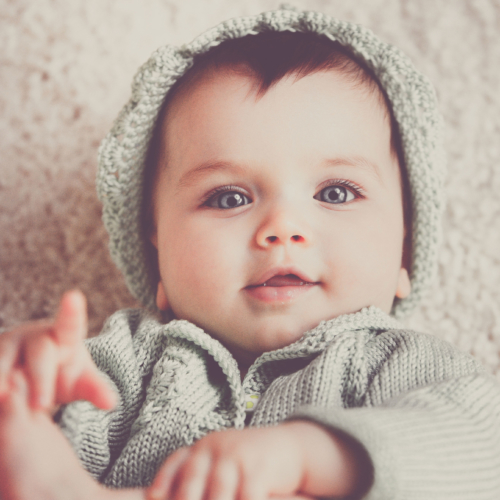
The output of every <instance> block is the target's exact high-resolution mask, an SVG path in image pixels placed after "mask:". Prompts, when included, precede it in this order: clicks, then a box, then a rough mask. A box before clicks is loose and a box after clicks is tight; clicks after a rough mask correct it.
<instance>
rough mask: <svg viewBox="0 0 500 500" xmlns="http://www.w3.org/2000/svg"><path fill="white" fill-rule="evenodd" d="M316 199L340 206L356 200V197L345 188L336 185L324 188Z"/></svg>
mask: <svg viewBox="0 0 500 500" xmlns="http://www.w3.org/2000/svg"><path fill="white" fill-rule="evenodd" d="M314 198H315V199H316V200H320V201H324V202H326V203H335V204H339V203H346V202H348V201H351V200H354V199H355V198H356V196H355V195H354V194H353V192H352V191H351V190H349V189H347V188H346V187H345V186H339V185H334V186H327V187H326V188H323V189H322V190H321V191H320V192H319V193H318V194H317V195H316V196H315V197H314Z"/></svg>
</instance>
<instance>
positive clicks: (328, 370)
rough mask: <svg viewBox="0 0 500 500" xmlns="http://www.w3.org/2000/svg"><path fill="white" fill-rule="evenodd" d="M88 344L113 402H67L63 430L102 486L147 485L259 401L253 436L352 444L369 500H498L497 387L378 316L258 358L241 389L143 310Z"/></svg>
mask: <svg viewBox="0 0 500 500" xmlns="http://www.w3.org/2000/svg"><path fill="white" fill-rule="evenodd" d="M88 348H89V350H90V352H91V354H92V357H93V358H94V360H95V361H96V363H97V364H98V365H99V367H100V368H101V369H102V370H103V371H104V372H105V373H106V374H107V376H108V377H109V378H110V380H112V381H113V383H114V385H115V387H116V389H117V391H118V392H119V394H120V404H119V406H118V408H117V409H116V410H114V411H111V412H106V411H102V410H98V409H96V408H94V407H93V406H92V405H90V404H89V403H87V402H83V401H79V402H75V403H72V404H70V405H68V406H66V407H65V408H64V409H63V410H62V412H61V416H60V421H59V423H60V425H61V428H62V429H63V431H64V433H65V434H66V436H67V437H68V439H69V440H70V442H71V443H72V445H73V447H74V448H75V450H76V452H77V454H78V456H79V458H80V460H81V461H82V463H83V465H84V466H85V467H86V468H87V469H88V470H89V471H90V472H91V473H92V474H93V475H94V476H95V477H97V478H98V479H99V480H100V481H101V482H103V483H104V484H106V485H109V486H112V487H132V486H144V485H147V484H149V483H150V482H151V481H152V479H153V477H154V475H155V473H156V471H157V469H158V467H159V466H160V465H161V463H162V462H163V461H164V460H165V458H166V457H167V456H168V455H169V454H170V453H172V452H173V451H174V450H176V449H177V448H179V447H180V446H185V445H190V444H192V443H194V442H195V441H196V440H198V439H200V438H201V437H203V436H204V435H206V434H207V433H208V432H212V431H217V430H221V429H225V428H230V427H234V428H238V429H241V428H243V426H244V420H245V396H246V394H254V395H259V396H260V398H259V400H258V403H257V405H256V408H255V411H254V412H253V414H252V418H251V422H250V425H251V426H269V425H274V424H277V423H279V422H282V421H283V420H285V419H295V418H305V419H312V420H314V421H316V422H318V423H320V424H322V425H325V426H327V427H330V428H334V429H337V430H340V431H342V432H345V433H347V434H348V435H350V436H352V437H353V438H354V439H356V440H357V441H358V442H359V443H361V444H362V446H363V447H364V448H365V450H366V451H367V452H368V454H369V457H370V459H371V461H372V463H373V466H374V470H375V480H374V484H373V486H372V488H371V489H370V491H369V493H368V496H367V498H368V499H370V500H382V499H383V500H391V499H394V500H402V499H405V500H413V499H415V500H417V499H426V500H427V499H433V500H441V499H443V500H445V499H450V500H451V499H453V500H462V499H463V500H465V499H470V500H472V499H474V500H480V499H481V500H498V498H500V475H499V474H498V470H500V388H499V386H498V385H497V384H496V382H495V381H494V380H493V379H492V378H491V377H490V376H488V375H487V374H485V373H484V371H483V369H482V368H481V366H480V365H479V364H478V363H477V362H476V361H475V360H474V359H473V358H472V357H470V356H469V355H466V354H463V353H461V352H459V351H457V350H456V349H455V348H454V347H452V346H451V345H449V344H447V343H445V342H443V341H441V340H438V339H436V338H435V337H432V336H430V335H424V334H418V333H415V332H411V331H406V330H402V329H400V325H399V323H398V322H397V321H396V320H395V319H393V318H392V317H390V316H387V315H386V314H384V313H383V312H381V311H380V310H378V309H376V308H374V307H371V308H367V309H364V310H362V311H360V312H359V313H356V314H350V315H345V316H340V317H338V318H335V319H333V320H330V321H323V322H321V323H320V324H319V325H318V326H317V327H316V328H314V329H313V330H311V331H309V332H307V333H306V334H305V335H304V336H303V337H302V338H301V339H300V340H299V341H297V342H295V343H294V344H291V345H289V346H286V347H284V348H282V349H279V350H276V351H272V352H268V353H264V354H263V355H262V356H261V357H260V358H258V359H257V360H256V361H255V363H254V364H253V365H252V366H251V367H250V369H249V371H248V373H247V375H246V376H245V378H244V380H243V382H242V381H241V378H240V372H239V370H238V366H237V364H236V362H235V360H234V358H233V357H232V356H231V354H230V353H229V351H227V350H226V349H225V348H224V347H223V346H222V345H221V344H220V343H219V342H218V341H217V340H215V339H213V338H212V337H210V336H209V335H207V334H206V333H205V332H204V331H203V330H201V329H200V328H198V327H197V326H195V325H193V324H192V323H189V322H187V321H183V320H174V321H171V322H170V323H168V324H161V323H160V322H158V321H157V319H156V318H154V317H153V316H152V315H151V314H150V313H147V312H145V311H139V310H124V311H119V312H118V313H116V314H115V315H113V316H112V317H111V318H110V319H109V321H108V322H107V324H106V326H105V328H104V331H103V333H102V334H101V335H100V336H98V337H95V338H93V339H90V340H89V341H88Z"/></svg>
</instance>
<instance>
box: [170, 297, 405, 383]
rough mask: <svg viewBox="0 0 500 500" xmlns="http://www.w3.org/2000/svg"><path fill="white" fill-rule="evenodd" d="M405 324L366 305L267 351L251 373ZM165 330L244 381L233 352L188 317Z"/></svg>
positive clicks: (251, 369)
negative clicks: (340, 338)
mask: <svg viewBox="0 0 500 500" xmlns="http://www.w3.org/2000/svg"><path fill="white" fill-rule="evenodd" d="M401 327H402V326H401V323H399V321H397V320H396V319H394V318H393V317H391V316H389V315H388V314H386V313H384V312H383V311H381V310H380V309H379V308H377V307H374V306H370V307H366V308H364V309H362V310H360V311H359V312H356V313H350V314H343V315H341V316H338V317H336V318H333V319H330V320H325V321H321V322H320V323H319V324H318V325H317V326H316V327H315V328H313V329H311V330H309V331H307V332H305V333H304V335H303V336H302V337H301V338H300V339H299V340H297V341H296V342H294V343H292V344H290V345H288V346H285V347H282V348H280V349H276V350H274V351H269V352H265V353H263V354H262V355H261V356H259V357H258V358H257V359H256V361H255V362H254V363H253V365H252V366H251V367H250V369H249V372H250V371H255V369H257V368H258V366H260V365H262V364H263V363H265V362H267V361H272V360H282V359H292V358H300V357H306V356H310V355H312V354H314V353H317V352H319V351H322V350H323V349H324V348H325V347H326V345H327V344H328V343H329V342H331V341H332V339H333V338H334V337H336V336H337V335H340V334H342V333H345V332H353V331H359V330H374V331H377V330H388V329H400V328H401ZM164 333H165V334H168V335H172V336H174V337H178V338H184V339H186V340H190V341H191V342H193V343H194V344H196V345H198V346H199V347H201V348H202V349H204V350H205V351H207V352H208V353H209V354H210V355H211V356H212V357H213V358H214V359H215V361H216V362H217V363H218V364H219V365H220V366H221V368H222V370H223V371H224V373H225V374H226V376H227V377H228V378H229V379H233V378H235V377H236V378H237V379H238V383H240V372H239V369H238V364H237V362H236V360H235V359H234V357H233V355H232V354H231V353H230V352H229V351H228V349H227V348H226V347H224V346H223V345H222V344H221V343H220V342H219V341H218V340H216V339H214V338H213V337H212V336H210V335H209V334H208V333H206V332H205V331H204V330H203V329H201V328H199V327H198V326H196V325H194V324H193V323H191V322H189V321H187V320H172V321H170V322H169V323H168V324H166V325H164Z"/></svg>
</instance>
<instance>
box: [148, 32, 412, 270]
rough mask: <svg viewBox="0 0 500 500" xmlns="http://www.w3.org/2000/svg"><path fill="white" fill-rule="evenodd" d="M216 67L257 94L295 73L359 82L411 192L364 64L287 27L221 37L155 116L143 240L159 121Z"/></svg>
mask: <svg viewBox="0 0 500 500" xmlns="http://www.w3.org/2000/svg"><path fill="white" fill-rule="evenodd" d="M218 69H229V70H231V71H234V72H235V73H239V74H242V75H245V76H249V77H250V78H252V79H253V80H254V81H255V83H256V85H257V89H256V91H257V92H256V94H257V97H259V96H262V95H263V94H265V93H266V92H267V91H268V90H269V88H271V87H272V86H273V85H274V84H276V83H278V82H279V81H280V80H281V79H282V78H283V77H285V76H288V75H291V74H294V75H296V76H297V79H299V78H302V77H304V76H307V75H310V74H312V73H316V72H319V71H328V70H336V71H338V72H339V73H341V74H342V75H343V76H344V77H346V78H348V79H349V81H350V82H351V83H352V85H356V86H358V85H359V86H363V87H364V88H366V89H367V91H372V92H375V93H377V94H378V95H379V96H380V100H381V104H382V106H384V108H385V109H386V110H387V114H388V117H389V120H390V124H391V149H392V151H393V153H394V154H395V155H396V156H397V158H398V161H399V165H400V171H401V178H402V188H403V193H409V187H408V180H407V176H406V171H405V168H404V159H403V153H402V146H401V140H400V134H399V129H398V125H397V122H396V120H395V119H394V116H393V113H392V107H391V105H390V102H389V100H388V98H387V96H386V93H385V91H384V89H383V88H382V87H381V85H380V84H379V82H378V80H377V78H376V76H375V74H374V73H373V71H372V70H371V69H370V68H369V67H368V66H367V64H366V63H365V62H364V61H360V60H358V59H357V58H356V57H355V56H354V55H353V54H351V52H350V51H349V50H348V49H346V48H345V47H344V46H342V45H341V44H340V43H339V42H336V41H332V40H330V39H329V38H327V37H326V36H322V35H318V34H316V33H299V32H291V31H280V32H277V31H268V32H262V33H259V34H257V35H247V36H244V37H241V38H236V39H228V40H225V41H223V42H222V43H220V44H219V45H217V46H215V47H212V48H210V49H209V50H208V51H207V52H205V53H203V54H199V55H197V56H196V57H195V58H194V60H193V65H192V66H191V68H190V69H189V70H188V71H187V72H186V73H185V74H184V75H183V76H182V77H181V78H179V80H177V81H176V82H175V84H174V85H173V86H172V87H171V89H170V90H169V93H168V95H167V98H166V99H165V102H164V103H163V106H162V109H161V111H160V113H159V114H158V119H157V122H156V125H155V129H154V131H153V135H152V138H151V142H150V145H149V150H148V155H147V160H146V168H145V174H144V175H145V177H144V191H143V194H144V198H143V199H144V202H143V210H142V222H143V224H142V227H143V230H144V235H145V240H146V241H149V236H150V234H151V233H152V231H153V229H154V225H153V224H154V222H153V220H154V217H153V211H154V206H153V190H154V182H155V179H156V176H157V168H158V163H159V159H160V155H161V148H162V129H163V123H164V120H165V116H166V113H167V111H168V107H169V103H170V102H172V100H173V99H175V96H176V95H177V94H178V93H179V92H180V91H181V90H186V89H188V88H189V87H190V85H191V84H193V83H194V82H195V81H196V80H197V79H198V78H200V77H202V76H203V75H205V74H206V73H207V72H208V71H212V70H215V71H216V70H218ZM403 198H404V199H403V210H404V218H405V227H406V228H407V233H408V232H409V228H410V227H411V224H410V221H411V214H410V211H411V208H410V203H409V201H408V200H407V198H408V196H406V195H405V196H404V197H403ZM408 241H409V240H408ZM151 247H152V248H151V252H152V253H151V255H150V257H151V259H148V260H149V261H150V263H151V265H152V266H153V267H152V270H153V272H155V273H156V275H158V270H157V255H156V249H155V248H154V247H153V246H152V245H151Z"/></svg>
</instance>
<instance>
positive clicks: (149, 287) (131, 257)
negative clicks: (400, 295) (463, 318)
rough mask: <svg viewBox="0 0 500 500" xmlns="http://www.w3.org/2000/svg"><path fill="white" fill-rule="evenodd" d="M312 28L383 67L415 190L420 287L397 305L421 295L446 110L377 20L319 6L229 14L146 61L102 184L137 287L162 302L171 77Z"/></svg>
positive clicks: (438, 196)
mask: <svg viewBox="0 0 500 500" xmlns="http://www.w3.org/2000/svg"><path fill="white" fill-rule="evenodd" d="M270 30H271V31H298V32H305V33H307V32H313V33H318V34H320V35H324V36H326V37H328V38H329V39H331V40H332V41H337V42H339V43H340V44H341V45H343V46H345V47H346V48H347V49H348V50H349V51H350V52H352V53H353V54H354V56H355V57H357V58H358V59H361V60H363V61H364V62H365V63H366V64H367V65H368V66H369V67H370V68H371V69H372V70H373V72H374V74H375V75H376V77H377V79H378V81H379V83H380V84H381V86H382V87H383V88H384V90H385V92H386V94H387V97H388V100H389V103H390V105H391V107H392V111H393V114H394V118H395V120H396V122H397V123H398V128H399V132H400V136H401V143H402V149H403V154H404V161H405V167H406V171H407V177H408V181H409V184H410V190H411V206H412V226H411V232H412V258H411V269H410V280H411V285H412V291H411V294H410V295H409V296H408V297H407V298H406V299H402V300H399V299H396V301H395V303H394V307H393V310H392V314H393V315H394V316H396V317H402V316H404V315H406V314H407V313H409V312H410V311H411V310H412V309H413V308H414V307H415V305H416V304H417V303H418V302H419V301H420V299H421V298H422V295H423V292H424V291H425V289H426V288H427V286H428V285H429V283H430V281H431V280H432V278H433V276H434V274H435V271H436V266H437V249H438V242H439V239H440V238H439V235H440V215H441V212H442V205H443V193H442V179H443V173H444V157H443V153H442V149H441V143H442V141H441V128H442V127H441V117H440V115H439V113H438V110H437V102H436V97H435V92H434V89H433V87H432V86H431V84H430V82H429V81H428V80H427V78H425V77H424V76H423V75H421V74H420V73H419V72H417V71H416V69H415V68H414V67H413V65H412V64H411V62H410V61H409V60H408V58H407V57H406V56H405V55H404V54H402V53H401V52H400V51H399V50H398V49H396V48H394V47H392V46H390V45H388V44H386V43H384V42H382V41H381V40H379V39H378V38H377V37H376V36H375V35H374V34H373V33H372V32H371V31H370V30H368V29H366V28H363V27H361V26H358V25H355V24H352V23H349V22H346V21H340V20H337V19H334V18H332V17H330V16H327V15H325V14H322V13H319V12H308V11H306V12H297V11H294V10H278V11H272V12H264V13H262V14H260V15H257V16H252V17H243V18H236V19H230V20H228V21H225V22H223V23H221V24H219V25H218V26H216V27H214V28H212V29H210V30H208V31H207V32H205V33H203V34H202V35H200V36H199V37H197V38H195V40H193V41H192V42H191V43H190V44H187V45H184V46H182V47H173V46H169V45H167V46H164V47H160V48H159V49H157V50H156V51H155V52H154V53H153V55H152V56H151V58H150V59H149V60H148V61H147V62H146V63H145V64H144V65H143V66H141V68H139V71H138V72H137V74H136V75H135V78H134V81H133V85H132V96H131V98H130V100H129V102H128V103H127V104H126V105H125V107H124V108H123V109H122V111H121V113H120V114H119V116H118V118H117V119H116V121H115V123H114V125H113V127H112V129H111V131H110V132H109V133H108V135H107V136H106V137H105V138H104V140H103V141H102V144H101V147H100V149H99V168H98V174H97V191H98V195H99V198H100V200H101V201H102V203H103V221H104V225H105V227H106V229H107V231H108V233H109V237H110V242H109V246H110V252H111V256H112V258H113V260H114V262H115V263H116V265H117V266H118V267H119V269H120V270H121V271H122V273H123V274H124V276H125V279H126V283H127V285H128V287H129V289H130V291H131V292H132V294H133V295H134V296H135V297H136V298H137V299H139V300H140V301H141V302H142V303H143V304H144V305H145V306H146V307H148V308H150V309H153V310H154V309H155V308H156V306H155V296H156V288H157V283H156V280H155V278H154V276H153V275H152V272H151V270H150V266H148V264H147V252H146V241H144V238H143V232H142V230H141V209H142V200H143V185H144V181H143V178H144V175H143V174H144V166H145V161H146V156H147V152H148V146H149V142H150V139H151V137H152V134H153V130H154V127H155V123H156V120H157V117H158V113H159V111H160V109H161V107H162V104H163V102H164V100H165V97H166V95H167V93H168V91H169V89H170V88H171V87H172V85H173V84H174V83H175V82H176V81H177V80H178V79H179V78H180V77H181V76H182V75H183V74H184V73H185V72H186V71H187V70H188V69H189V68H190V67H191V65H192V64H193V58H194V57H195V56H196V55H199V54H202V53H204V52H206V51H208V50H209V49H210V48H211V47H214V46H216V45H219V44H220V43H221V42H223V41H224V40H228V39H232V38H240V37H243V36H246V35H251V34H257V33H260V32H264V31H270Z"/></svg>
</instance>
